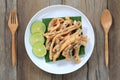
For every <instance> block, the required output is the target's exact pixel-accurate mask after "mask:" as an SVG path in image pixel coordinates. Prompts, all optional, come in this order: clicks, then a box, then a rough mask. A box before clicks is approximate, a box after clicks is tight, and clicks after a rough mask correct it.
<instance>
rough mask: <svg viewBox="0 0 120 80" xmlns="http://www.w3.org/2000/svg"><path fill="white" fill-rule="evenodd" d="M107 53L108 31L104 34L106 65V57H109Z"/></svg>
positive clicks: (106, 58)
mask: <svg viewBox="0 0 120 80" xmlns="http://www.w3.org/2000/svg"><path fill="white" fill-rule="evenodd" d="M108 56H109V54H108V33H106V34H105V64H106V67H108V59H109V57H108Z"/></svg>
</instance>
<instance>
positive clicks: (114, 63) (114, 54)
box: [108, 0, 120, 80]
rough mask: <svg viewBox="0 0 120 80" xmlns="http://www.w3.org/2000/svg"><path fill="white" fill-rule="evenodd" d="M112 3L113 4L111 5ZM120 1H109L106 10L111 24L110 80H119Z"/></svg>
mask: <svg viewBox="0 0 120 80" xmlns="http://www.w3.org/2000/svg"><path fill="white" fill-rule="evenodd" d="M113 3H114V4H113ZM119 7H120V0H115V1H113V0H109V1H108V9H109V10H110V11H111V14H112V18H113V24H112V26H111V29H110V33H109V54H110V56H109V57H110V63H109V64H110V66H109V70H110V71H109V73H110V80H113V79H114V80H119V79H120V75H119V74H120V37H119V36H120V9H119Z"/></svg>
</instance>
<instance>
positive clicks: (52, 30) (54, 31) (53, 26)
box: [43, 17, 88, 63]
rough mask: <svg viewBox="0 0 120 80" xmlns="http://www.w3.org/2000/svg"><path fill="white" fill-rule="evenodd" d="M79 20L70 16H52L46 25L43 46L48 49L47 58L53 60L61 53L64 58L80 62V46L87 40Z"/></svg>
mask: <svg viewBox="0 0 120 80" xmlns="http://www.w3.org/2000/svg"><path fill="white" fill-rule="evenodd" d="M81 26H82V23H81V21H77V20H72V19H71V18H70V17H65V18H53V19H52V20H51V21H50V22H49V24H48V26H47V32H46V33H45V34H43V35H44V36H45V37H46V42H45V46H46V49H47V50H48V51H49V59H50V60H52V61H53V62H55V61H56V60H57V59H58V58H59V57H60V56H61V55H62V56H63V57H65V59H66V60H74V61H75V62H76V63H80V57H79V52H80V49H81V48H80V47H81V46H85V45H86V43H87V40H88V37H87V36H86V35H83V34H82V33H83V32H82V29H81V28H80V27H81Z"/></svg>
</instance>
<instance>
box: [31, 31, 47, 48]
mask: <svg viewBox="0 0 120 80" xmlns="http://www.w3.org/2000/svg"><path fill="white" fill-rule="evenodd" d="M44 41H45V39H44V37H43V36H42V34H41V33H39V32H36V33H34V34H32V35H31V36H30V43H31V45H32V46H33V45H34V44H35V43H37V42H41V43H42V44H43V43H44Z"/></svg>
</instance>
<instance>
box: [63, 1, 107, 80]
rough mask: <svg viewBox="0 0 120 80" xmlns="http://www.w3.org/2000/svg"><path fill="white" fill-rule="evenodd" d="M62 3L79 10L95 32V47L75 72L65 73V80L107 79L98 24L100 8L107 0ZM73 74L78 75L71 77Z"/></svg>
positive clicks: (101, 33) (100, 29) (100, 28)
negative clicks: (88, 57)
mask: <svg viewBox="0 0 120 80" xmlns="http://www.w3.org/2000/svg"><path fill="white" fill-rule="evenodd" d="M98 3H99V4H98ZM64 4H67V5H71V6H73V7H75V8H77V9H79V10H81V11H82V12H83V13H84V14H85V15H86V16H87V17H88V19H89V20H90V22H91V24H92V25H93V28H94V31H95V34H96V35H95V48H94V51H93V54H92V56H91V58H90V60H89V61H88V63H87V64H86V65H85V66H84V67H82V68H81V69H79V70H78V71H77V72H74V73H72V74H69V75H66V76H65V80H69V79H70V80H77V79H81V80H107V71H106V68H105V65H104V37H103V36H104V33H103V30H102V27H101V24H100V15H101V12H102V10H103V9H105V8H106V7H107V0H90V1H89V0H76V1H74V0H64ZM84 68H85V69H84ZM83 69H84V70H83ZM78 72H79V74H78ZM73 75H77V76H78V77H77V78H73ZM83 75H84V76H83ZM79 76H81V77H79Z"/></svg>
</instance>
